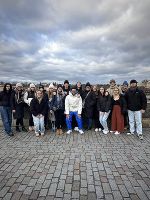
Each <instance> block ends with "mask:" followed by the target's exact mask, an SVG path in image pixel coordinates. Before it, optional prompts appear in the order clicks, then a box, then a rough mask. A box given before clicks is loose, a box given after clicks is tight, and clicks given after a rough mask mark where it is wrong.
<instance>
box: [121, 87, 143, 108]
mask: <svg viewBox="0 0 150 200" xmlns="http://www.w3.org/2000/svg"><path fill="white" fill-rule="evenodd" d="M125 98H126V101H127V108H128V109H129V110H131V111H139V110H141V109H142V110H146V107H147V99H146V95H145V94H144V92H143V91H142V90H139V89H138V88H136V89H135V90H132V89H128V91H127V92H126V94H125Z"/></svg>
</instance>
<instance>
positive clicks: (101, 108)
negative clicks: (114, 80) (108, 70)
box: [97, 87, 111, 134]
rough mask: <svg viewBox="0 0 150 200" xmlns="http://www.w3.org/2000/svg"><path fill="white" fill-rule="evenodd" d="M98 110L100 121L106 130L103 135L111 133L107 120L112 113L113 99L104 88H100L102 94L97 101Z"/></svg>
mask: <svg viewBox="0 0 150 200" xmlns="http://www.w3.org/2000/svg"><path fill="white" fill-rule="evenodd" d="M97 110H98V112H99V121H100V123H101V124H102V126H103V128H104V130H103V133H104V134H107V133H109V130H108V124H107V119H108V117H109V114H110V111H111V97H110V95H109V93H108V91H105V89H104V87H100V94H99V97H98V100H97Z"/></svg>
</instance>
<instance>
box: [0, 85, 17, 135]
mask: <svg viewBox="0 0 150 200" xmlns="http://www.w3.org/2000/svg"><path fill="white" fill-rule="evenodd" d="M12 93H13V90H12V85H11V84H10V83H6V84H5V85H4V88H3V91H2V92H0V112H1V118H2V122H3V126H4V129H5V133H6V134H7V135H8V136H14V134H13V132H12V128H11V125H12V109H11V95H12Z"/></svg>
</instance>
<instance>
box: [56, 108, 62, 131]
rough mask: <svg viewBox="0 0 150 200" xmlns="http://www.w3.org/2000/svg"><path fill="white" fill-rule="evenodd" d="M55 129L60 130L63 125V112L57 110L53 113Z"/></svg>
mask: <svg viewBox="0 0 150 200" xmlns="http://www.w3.org/2000/svg"><path fill="white" fill-rule="evenodd" d="M55 118H56V128H57V129H61V128H62V127H63V125H64V110H61V109H58V110H56V111H55Z"/></svg>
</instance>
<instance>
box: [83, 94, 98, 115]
mask: <svg viewBox="0 0 150 200" xmlns="http://www.w3.org/2000/svg"><path fill="white" fill-rule="evenodd" d="M87 94H88V92H84V94H83V101H85V104H84V113H85V116H86V117H88V118H93V112H94V106H95V104H96V94H95V93H94V92H93V91H90V92H89V94H88V95H87Z"/></svg>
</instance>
